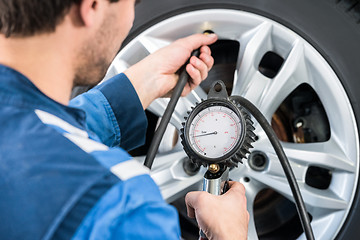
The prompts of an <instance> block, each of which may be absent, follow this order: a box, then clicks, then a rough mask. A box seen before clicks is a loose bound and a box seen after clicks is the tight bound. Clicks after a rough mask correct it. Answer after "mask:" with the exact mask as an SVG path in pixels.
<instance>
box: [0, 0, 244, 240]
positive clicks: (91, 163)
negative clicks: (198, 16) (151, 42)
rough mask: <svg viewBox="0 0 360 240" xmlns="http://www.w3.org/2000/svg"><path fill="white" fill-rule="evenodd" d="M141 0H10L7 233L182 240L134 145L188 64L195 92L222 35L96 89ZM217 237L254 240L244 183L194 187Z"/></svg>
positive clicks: (5, 60) (4, 95) (0, 72)
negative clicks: (221, 188) (79, 89)
mask: <svg viewBox="0 0 360 240" xmlns="http://www.w3.org/2000/svg"><path fill="white" fill-rule="evenodd" d="M134 5H135V0H0V32H1V34H0V64H1V65H0V102H1V107H0V126H1V131H0V217H1V219H2V221H1V224H0V239H3V240H4V239H70V238H73V239H179V238H180V228H179V223H178V216H177V212H176V210H175V209H174V208H173V207H171V206H169V205H167V204H166V203H165V201H164V200H163V199H162V197H161V194H160V191H159V189H158V187H157V186H156V184H155V183H154V182H153V180H152V179H151V177H150V176H149V175H148V173H149V170H148V169H147V168H145V167H143V166H142V165H141V164H140V163H138V162H137V161H135V160H133V159H132V158H131V156H130V155H129V154H128V153H127V152H126V151H128V150H130V149H132V148H135V147H137V146H139V145H141V144H143V143H144V138H145V131H146V126H147V122H146V117H145V114H144V109H145V108H146V107H147V106H148V105H149V104H150V103H151V102H152V101H153V100H154V99H156V98H158V97H161V96H164V95H166V94H168V93H169V92H170V91H171V89H172V88H173V87H174V86H175V84H176V81H177V78H178V76H177V75H176V72H177V70H178V69H179V68H180V67H181V66H182V65H183V64H184V63H185V62H186V60H187V59H188V58H189V56H190V54H191V52H192V51H193V50H194V49H197V48H199V47H201V55H200V56H199V58H196V57H192V58H191V61H190V64H188V65H187V66H186V70H187V72H188V73H189V75H190V76H191V78H192V79H193V82H192V84H190V85H188V86H187V87H186V89H184V92H183V95H185V94H187V93H189V92H190V91H191V89H193V88H195V87H196V86H197V85H198V84H199V83H200V82H201V81H202V80H204V79H205V78H206V77H207V74H208V71H209V70H210V68H211V67H212V65H213V61H214V60H213V58H212V57H211V52H210V48H209V47H208V46H207V45H209V44H212V43H214V42H215V41H216V40H217V36H216V35H214V34H213V35H209V36H205V35H202V34H196V35H192V36H189V37H186V38H183V39H179V40H177V41H175V42H174V43H173V44H171V45H169V46H167V47H165V48H163V49H160V50H159V51H157V52H156V53H154V54H152V55H149V56H148V57H147V58H145V59H143V60H142V61H140V62H139V63H137V64H135V65H133V66H132V67H130V68H129V69H127V70H126V71H125V72H124V73H122V74H119V75H118V76H115V77H113V78H112V79H109V80H108V81H106V82H105V83H102V84H100V85H98V86H96V87H94V88H93V89H92V90H90V91H88V92H87V93H84V94H82V95H80V96H78V97H76V98H75V99H73V100H71V101H70V94H71V91H72V88H73V86H81V85H92V86H95V85H97V84H98V82H99V80H101V79H102V78H103V77H104V75H105V73H106V70H107V68H108V66H109V65H110V63H111V61H112V59H113V58H114V57H115V55H116V53H117V51H118V50H119V48H120V45H121V43H122V41H123V40H124V39H125V37H126V35H127V34H128V32H129V30H130V28H131V26H132V23H133V19H134ZM186 202H187V208H188V215H189V216H190V217H196V219H197V221H198V224H199V226H200V227H201V228H202V229H203V230H204V232H205V234H206V235H207V236H208V237H209V238H210V239H246V238H247V225H248V221H249V214H248V212H247V211H246V198H245V189H244V186H243V185H241V184H240V183H237V182H231V188H230V190H229V191H228V192H227V193H226V194H224V195H222V196H213V195H210V194H208V193H206V192H200V191H199V192H191V193H188V195H187V196H186Z"/></svg>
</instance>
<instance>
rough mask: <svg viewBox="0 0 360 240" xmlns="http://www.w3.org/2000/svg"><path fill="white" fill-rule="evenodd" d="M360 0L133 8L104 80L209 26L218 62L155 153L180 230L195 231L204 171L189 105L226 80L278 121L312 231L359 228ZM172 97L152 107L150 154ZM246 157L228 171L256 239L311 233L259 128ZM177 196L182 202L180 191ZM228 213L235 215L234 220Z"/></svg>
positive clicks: (339, 234)
mask: <svg viewBox="0 0 360 240" xmlns="http://www.w3.org/2000/svg"><path fill="white" fill-rule="evenodd" d="M359 23H360V2H359V1H356V0H344V1H341V0H319V1H312V0H297V1H284V0H283V1H282V0H271V1H265V0H254V1H245V0H197V1H192V0H173V1H168V0H158V1H143V2H141V3H140V4H139V5H138V6H137V7H136V20H135V23H134V27H133V29H132V31H131V32H130V35H129V37H128V38H127V39H126V40H125V43H124V45H123V47H122V49H121V51H120V52H119V54H118V55H117V57H116V58H115V59H114V61H113V63H112V65H111V66H110V68H109V71H108V73H107V76H106V78H108V77H111V76H113V75H115V74H117V73H120V72H122V71H123V70H124V69H126V68H127V67H129V66H131V65H133V64H135V63H136V62H138V61H140V60H141V59H142V58H144V57H145V56H147V55H149V54H150V53H152V52H154V51H156V50H157V49H159V48H161V47H163V46H166V45H168V44H170V43H171V42H173V41H174V40H176V39H178V38H181V37H185V36H188V35H190V34H193V33H201V32H203V31H213V32H215V33H216V34H218V35H219V38H220V39H221V40H219V41H218V42H217V43H216V44H214V45H213V46H211V49H212V52H213V56H214V58H215V65H214V68H213V69H212V70H211V72H210V73H209V77H208V79H207V80H206V81H204V82H203V83H202V84H201V86H200V87H198V88H197V89H195V90H194V91H193V92H192V93H190V94H189V95H188V96H187V97H185V98H182V99H181V100H180V101H179V103H178V105H177V107H176V109H175V112H174V114H173V116H172V118H171V121H170V124H169V126H168V129H167V131H166V133H165V136H164V139H163V141H162V143H161V145H160V149H159V152H158V154H157V156H156V159H155V162H154V165H153V169H152V177H153V179H154V180H155V181H156V183H157V184H158V185H159V187H160V189H161V191H162V194H163V196H164V198H165V199H166V201H168V202H169V203H173V204H174V205H175V206H177V208H178V210H179V213H180V217H181V227H182V230H183V234H184V236H183V237H184V238H186V239H192V238H195V239H196V238H197V237H196V235H197V233H198V232H197V231H198V230H197V229H196V228H195V227H194V226H193V225H192V224H193V222H192V221H191V220H189V219H186V217H184V216H185V215H186V214H185V211H186V209H185V208H184V206H183V203H182V200H181V199H182V198H183V196H184V195H185V193H186V192H188V191H190V190H195V189H199V188H200V185H201V181H202V177H203V174H204V171H205V170H204V169H202V168H201V169H199V168H196V166H194V165H192V164H191V162H189V160H188V158H187V156H186V154H185V153H184V151H183V150H182V146H181V144H180V141H179V129H180V128H181V123H182V122H183V120H184V116H185V115H186V112H187V111H188V110H189V109H190V107H191V106H193V105H194V104H195V103H196V102H199V101H200V100H201V99H202V98H203V99H205V98H206V93H207V90H208V86H209V85H210V84H211V82H212V81H215V80H218V79H221V80H223V81H224V82H225V83H226V86H227V88H228V92H229V93H230V94H232V95H241V96H243V97H245V98H247V99H248V100H250V101H251V102H252V103H254V104H255V105H256V106H257V107H258V108H259V109H260V110H261V112H262V113H263V114H264V115H265V116H266V118H267V119H268V120H269V122H271V124H272V126H273V128H274V130H275V132H276V133H277V135H278V137H279V138H280V140H281V141H282V145H283V147H284V149H285V152H286V154H287V156H288V158H289V160H290V163H291V165H292V167H293V171H294V173H295V176H296V178H297V181H298V184H299V186H300V189H301V191H302V195H303V198H304V201H305V203H306V206H307V210H308V212H309V215H310V217H311V225H312V227H313V230H314V235H315V238H316V239H324V240H325V239H335V238H337V239H354V238H355V237H356V236H359V234H360V229H359V228H358V227H357V224H358V223H359V221H360V220H359V218H360V212H359V211H360V210H359V208H358V205H359V202H360V199H359V184H358V175H359V130H358V125H359V117H360V115H359V114H360V112H359V110H360V109H359V106H358V103H359V101H360V95H359V94H358V93H357V91H358V89H360V81H359V78H360V67H359V65H358V58H359V57H358V56H360V45H359V43H360V24H359ZM167 103H168V99H158V100H156V101H154V102H153V103H152V104H151V105H150V107H149V108H148V109H147V116H148V119H149V129H148V133H147V144H146V145H145V146H144V147H142V148H140V149H136V150H135V151H133V152H132V154H133V155H134V156H136V159H138V160H139V161H143V160H144V158H145V154H146V152H147V148H148V146H149V142H150V141H151V138H152V135H153V133H154V129H155V128H156V125H157V123H158V121H159V118H161V116H162V114H163V112H164V110H165V107H166V105H167ZM255 133H256V135H257V141H256V142H255V143H254V149H253V151H252V153H251V154H250V156H249V159H248V161H245V162H244V164H243V165H240V166H239V167H238V168H234V169H232V170H231V172H230V177H231V179H233V180H236V181H240V182H242V183H243V184H244V185H245V187H246V195H247V199H248V211H249V213H250V215H251V218H250V223H249V233H248V236H249V239H305V236H304V234H303V231H302V229H301V225H300V222H299V219H298V216H297V213H296V208H295V206H294V203H293V198H292V195H291V191H290V188H289V186H288V184H287V182H286V178H285V176H284V173H283V171H282V168H281V166H280V164H279V161H278V159H277V157H276V154H275V151H274V150H273V149H272V147H271V145H270V142H269V141H268V139H267V137H266V135H265V134H264V131H263V130H262V129H261V128H260V126H259V125H258V124H256V130H255ZM179 199H180V200H179ZM229 220H230V219H229Z"/></svg>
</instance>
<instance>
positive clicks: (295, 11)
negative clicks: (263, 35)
mask: <svg viewBox="0 0 360 240" xmlns="http://www.w3.org/2000/svg"><path fill="white" fill-rule="evenodd" d="M212 8H223V9H236V10H242V11H248V12H252V13H256V14H259V15H262V16H265V17H267V18H270V19H273V20H275V21H276V22H279V23H281V24H282V25H284V26H286V27H288V28H290V29H292V30H293V31H294V32H296V33H297V34H299V35H300V36H302V37H303V38H304V39H306V40H307V41H308V42H309V43H310V44H311V45H312V46H314V47H315V48H316V49H317V50H318V51H319V52H320V53H321V54H322V56H323V57H324V58H325V59H326V60H327V61H328V63H329V64H330V66H331V67H332V68H333V70H334V71H335V73H336V74H337V75H338V78H339V79H340V80H341V83H342V85H343V87H344V89H345V91H346V92H347V94H348V96H349V100H350V102H351V104H352V107H353V111H354V113H355V117H356V122H357V125H358V126H359V125H360V122H359V121H360V120H359V116H360V109H359V101H360V94H358V93H357V91H358V89H360V67H359V56H360V1H356V0H317V1H314V0H291V1H289V0H252V1H248V0H196V1H194V0H172V1H169V0H156V1H151V0H150V1H142V2H141V3H140V4H139V5H138V6H137V7H136V18H135V22H134V26H133V28H132V30H131V32H130V34H129V36H128V38H127V39H126V40H125V42H124V44H123V45H124V46H125V45H126V43H128V42H129V41H131V39H133V38H134V37H136V36H137V35H138V34H139V33H141V32H142V31H144V30H145V29H147V28H149V27H150V26H152V25H154V24H156V23H158V22H160V21H162V20H164V19H167V18H169V17H171V16H175V15H178V14H180V13H185V12H189V11H194V10H199V9H212ZM339 124H341V123H339ZM359 202H360V196H359V184H357V190H356V196H355V198H354V201H353V206H352V207H351V211H350V213H349V215H348V217H347V220H346V222H345V223H344V224H343V227H342V229H341V231H340V233H339V234H338V236H337V239H356V237H357V236H359V235H360V228H359V227H358V224H359V223H360V210H359Z"/></svg>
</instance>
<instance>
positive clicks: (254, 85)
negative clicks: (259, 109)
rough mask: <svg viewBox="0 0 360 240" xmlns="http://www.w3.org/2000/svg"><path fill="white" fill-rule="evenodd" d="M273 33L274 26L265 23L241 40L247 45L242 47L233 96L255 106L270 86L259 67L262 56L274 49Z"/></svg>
mask: <svg viewBox="0 0 360 240" xmlns="http://www.w3.org/2000/svg"><path fill="white" fill-rule="evenodd" d="M271 32H272V25H271V24H270V23H263V24H261V25H260V26H258V27H257V28H255V29H253V30H251V31H250V32H248V33H247V34H244V35H243V37H242V39H240V40H239V41H240V42H241V43H243V42H245V43H246V42H247V44H246V46H242V45H241V46H240V47H241V50H240V56H239V58H240V59H239V60H238V61H239V64H240V65H239V67H238V70H237V72H236V75H237V77H236V78H235V80H234V86H233V92H232V95H243V96H244V97H246V98H247V99H249V100H250V101H251V102H252V103H254V104H255V105H257V104H258V100H259V96H260V95H261V93H262V92H263V90H264V89H265V88H266V86H267V85H268V84H269V79H268V78H267V77H265V76H263V75H262V74H261V73H260V72H259V71H258V69H257V66H258V64H259V62H260V60H261V58H262V56H264V54H265V53H266V52H268V51H269V50H271V49H272V43H271ZM241 53H243V54H241Z"/></svg>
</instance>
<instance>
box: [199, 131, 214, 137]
mask: <svg viewBox="0 0 360 240" xmlns="http://www.w3.org/2000/svg"><path fill="white" fill-rule="evenodd" d="M212 134H214V135H216V134H217V131H214V132H211V133H205V134H202V135H197V136H194V137H202V136H207V135H212Z"/></svg>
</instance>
